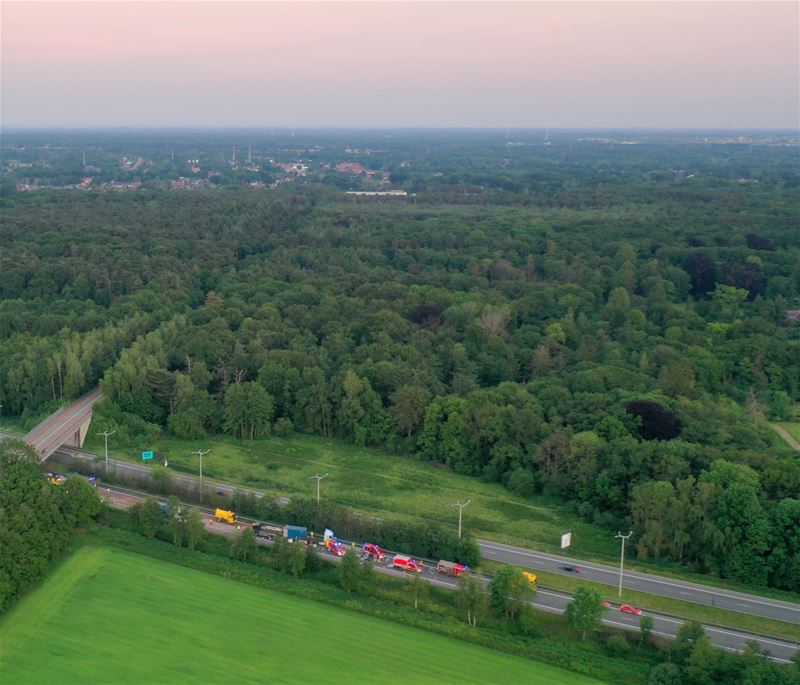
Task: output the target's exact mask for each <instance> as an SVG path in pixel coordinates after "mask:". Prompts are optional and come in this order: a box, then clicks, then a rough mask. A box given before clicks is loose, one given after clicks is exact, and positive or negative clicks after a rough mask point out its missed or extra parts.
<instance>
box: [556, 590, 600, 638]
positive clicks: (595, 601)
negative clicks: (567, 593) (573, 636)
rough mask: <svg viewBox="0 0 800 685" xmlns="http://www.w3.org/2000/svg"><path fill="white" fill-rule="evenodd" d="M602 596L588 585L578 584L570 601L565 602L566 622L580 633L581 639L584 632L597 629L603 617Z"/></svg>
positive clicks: (584, 634) (583, 636)
mask: <svg viewBox="0 0 800 685" xmlns="http://www.w3.org/2000/svg"><path fill="white" fill-rule="evenodd" d="M602 601H603V598H602V597H601V596H600V593H599V592H598V591H597V590H595V589H594V588H592V587H589V586H588V585H580V586H578V588H577V589H576V590H575V594H574V595H573V599H572V601H571V602H570V603H569V604H567V609H566V611H565V612H564V615H565V616H566V619H567V622H568V623H569V624H570V626H572V629H573V630H575V631H577V632H579V633H580V634H581V639H583V640H585V639H586V633H587V632H589V631H590V630H597V629H598V628H599V627H600V625H601V621H602V618H603V611H604V607H603V604H602Z"/></svg>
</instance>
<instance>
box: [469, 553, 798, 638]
mask: <svg viewBox="0 0 800 685" xmlns="http://www.w3.org/2000/svg"><path fill="white" fill-rule="evenodd" d="M500 566H502V564H499V563H497V562H493V561H484V562H483V567H484V568H485V570H488V571H493V570H495V569H496V568H499V567H500ZM536 575H537V576H538V578H539V585H540V586H541V587H547V588H551V589H553V590H564V591H566V592H574V591H575V589H576V588H577V586H578V585H590V586H592V587H594V588H595V589H596V590H598V591H599V592H600V594H601V595H602V596H603V598H604V599H607V600H609V601H611V602H615V603H617V602H618V603H620V604H622V603H627V604H634V605H636V606H639V607H642V608H645V609H650V610H651V611H655V612H658V613H663V614H670V615H672V616H680V617H681V618H685V619H687V620H688V619H694V620H696V621H701V622H702V623H712V624H714V625H718V626H724V627H727V628H734V629H738V630H745V631H751V632H754V633H758V634H760V635H770V636H772V637H776V638H783V639H786V640H797V641H800V625H794V624H792V623H787V622H785V621H774V620H772V619H768V618H761V617H759V616H751V615H749V614H744V613H739V612H738V611H730V610H728V609H720V608H717V607H710V606H705V605H703V604H695V603H694V602H685V601H683V600H680V599H672V598H671V597H661V596H660V595H651V594H649V593H646V592H637V591H636V590H626V589H624V588H623V590H622V597H621V598H620V597H618V596H617V592H616V590H615V589H614V588H611V587H609V586H608V585H603V584H602V583H595V582H592V581H587V580H586V579H584V578H578V577H572V576H563V575H560V574H558V573H549V572H547V571H536Z"/></svg>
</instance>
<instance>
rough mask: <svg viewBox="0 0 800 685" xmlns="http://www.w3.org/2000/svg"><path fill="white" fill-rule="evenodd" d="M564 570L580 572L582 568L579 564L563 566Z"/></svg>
mask: <svg viewBox="0 0 800 685" xmlns="http://www.w3.org/2000/svg"><path fill="white" fill-rule="evenodd" d="M561 570H562V571H569V572H570V573H580V572H581V570H580V568H578V567H577V566H562V567H561Z"/></svg>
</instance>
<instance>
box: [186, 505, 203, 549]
mask: <svg viewBox="0 0 800 685" xmlns="http://www.w3.org/2000/svg"><path fill="white" fill-rule="evenodd" d="M204 533H205V525H204V523H203V517H202V515H201V514H200V512H199V511H198V510H197V509H194V508H191V509H189V513H188V514H187V515H186V546H187V547H188V548H189V549H194V548H195V547H197V543H198V542H200V541H201V540H202V539H203V534H204Z"/></svg>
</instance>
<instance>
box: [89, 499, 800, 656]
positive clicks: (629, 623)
mask: <svg viewBox="0 0 800 685" xmlns="http://www.w3.org/2000/svg"><path fill="white" fill-rule="evenodd" d="M97 490H98V492H99V493H100V494H101V496H102V497H103V499H104V500H105V501H106V502H107V503H108V504H109V505H110V506H113V507H116V508H119V509H127V508H128V507H130V506H132V505H133V504H135V503H136V502H137V501H140V500H142V499H143V498H144V494H142V493H135V492H133V491H130V490H127V489H123V488H117V487H115V486H98V488H97ZM201 511H202V512H203V514H204V517H203V518H204V524H205V527H206V529H207V530H208V531H209V532H211V533H215V534H223V535H228V536H235V535H237V534H239V532H240V530H241V528H240V527H239V526H231V525H229V524H226V523H220V522H218V521H215V520H214V518H213V516H212V515H211V512H210V511H209V510H201ZM244 521H246V520H244V519H243V522H244ZM244 525H247V524H246V523H244ZM244 525H242V528H243V527H244ZM257 540H258V542H259V543H261V544H271V543H270V542H268V541H266V540H263V539H261V538H257ZM320 551H321V552H323V554H324V557H325V558H326V559H328V560H330V561H334V562H338V561H339V560H340V559H339V557H337V556H335V555H333V554H330V553H328V552H327V550H324V548H321V550H320ZM386 552H387V554H386V559H384V561H383V562H380V563H376V564H375V567H376V570H377V571H379V572H381V573H386V574H388V575H394V576H400V577H408V574H407V573H406V572H403V571H400V570H397V569H394V568H392V567H391V565H390V564H391V556H392V554H393V552H389V551H388V550H386ZM435 563H436V562H435V561H433V560H426V561H425V569H424V571H423V574H422V576H423V577H424V578H425V579H426V580H427V581H428V582H430V583H432V584H434V585H439V586H442V587H447V588H451V589H455V588H457V587H458V581H457V580H456V579H454V578H450V577H447V576H443V575H440V574H439V573H437V572H436V571H435V569H434V567H435ZM482 578H483V580H484V582H488V581H489V578H490V576H488V575H484V576H482ZM571 599H572V597H571V595H570V594H569V593H566V592H561V591H558V590H551V589H549V588H546V587H540V588H539V590H538V591H537V593H536V596H535V599H534V601H532V602H531V604H532V605H533V606H534V607H536V608H537V609H540V610H543V611H550V612H553V613H556V614H562V613H564V610H565V608H566V606H567V603H568V602H569V601H570V600H571ZM645 613H646V614H647V615H648V616H650V617H652V619H653V634H654V635H659V636H661V637H666V638H674V637H675V635H676V634H677V631H678V629H679V628H680V627H681V625H683V623H684V620H683V619H681V618H678V617H674V616H667V615H663V614H657V613H653V612H650V611H647V612H645ZM603 623H604V624H605V625H607V626H611V627H613V628H620V629H624V630H632V631H638V630H639V617H638V616H631V615H629V614H623V613H621V612H620V611H619V607H618V606H617V605H612V606H611V607H610V608H609V609H608V610H607V612H606V615H605V617H604V618H603ZM704 629H705V631H706V634H707V635H708V637H709V638H710V639H711V641H712V643H713V644H714V645H716V646H717V647H719V648H721V649H726V650H728V651H741V650H742V649H744V648H745V646H746V644H747V643H748V642H751V641H755V642H757V643H758V644H759V645H760V646H761V648H762V649H766V650H768V651H769V653H770V655H771V658H772V659H773V660H775V661H777V662H780V663H788V662H789V661H790V660H791V658H792V656H793V655H794V654H795V652H796V651H797V650H798V648H800V645H799V644H797V643H794V642H790V641H788V640H777V639H773V638H768V637H763V636H758V635H754V634H751V633H746V632H743V631H737V630H732V629H728V628H720V627H716V626H711V625H705V626H704Z"/></svg>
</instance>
